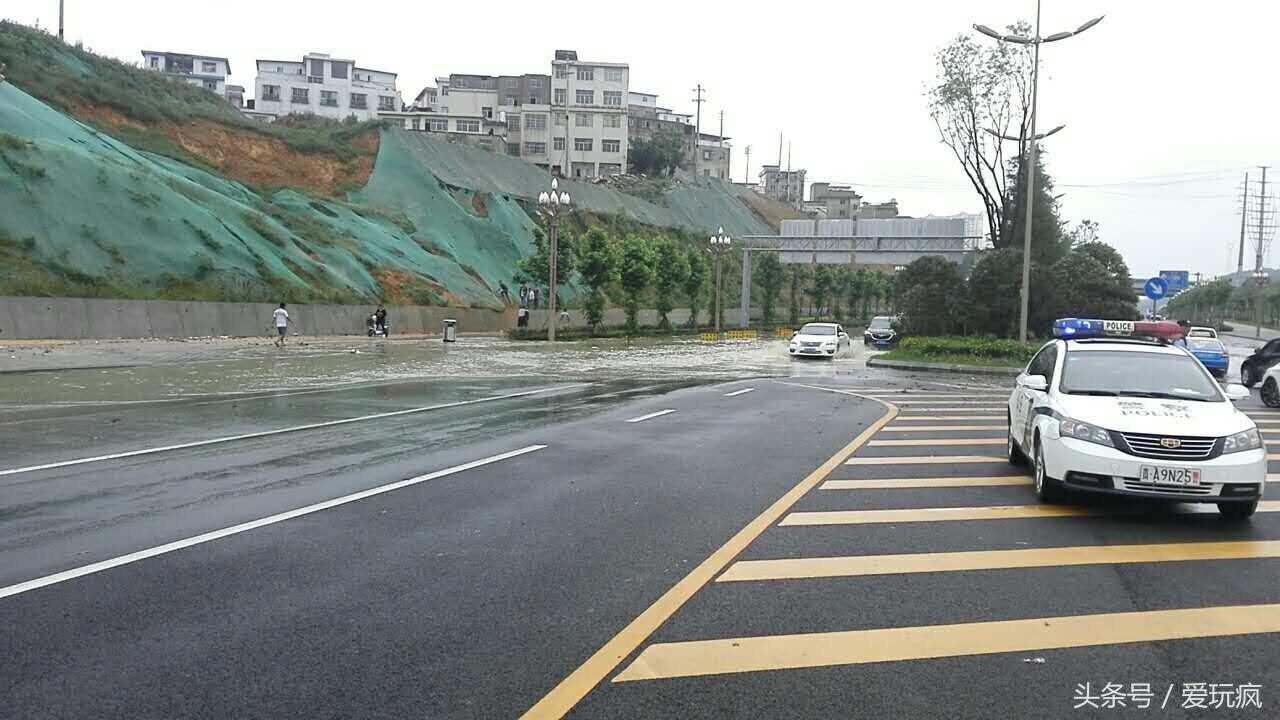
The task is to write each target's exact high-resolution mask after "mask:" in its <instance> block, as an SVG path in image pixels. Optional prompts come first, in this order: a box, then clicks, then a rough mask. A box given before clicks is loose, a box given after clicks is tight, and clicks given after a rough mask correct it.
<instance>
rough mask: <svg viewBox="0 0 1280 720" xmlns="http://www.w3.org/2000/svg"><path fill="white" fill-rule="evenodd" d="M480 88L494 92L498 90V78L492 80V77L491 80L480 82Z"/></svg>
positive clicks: (485, 79)
mask: <svg viewBox="0 0 1280 720" xmlns="http://www.w3.org/2000/svg"><path fill="white" fill-rule="evenodd" d="M480 87H482V88H484V89H486V90H494V89H496V88H497V87H498V79H497V78H491V77H490V78H484V79H483V80H481V81H480Z"/></svg>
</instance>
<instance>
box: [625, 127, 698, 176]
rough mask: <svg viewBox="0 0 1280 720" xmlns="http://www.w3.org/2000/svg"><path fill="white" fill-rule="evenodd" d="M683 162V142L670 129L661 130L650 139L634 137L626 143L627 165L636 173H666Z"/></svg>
mask: <svg viewBox="0 0 1280 720" xmlns="http://www.w3.org/2000/svg"><path fill="white" fill-rule="evenodd" d="M683 162H684V142H683V141H682V140H681V139H680V135H679V134H677V133H676V132H674V131H672V130H661V131H659V132H657V133H654V136H653V137H652V138H650V139H646V138H636V139H634V140H632V141H630V142H629V143H628V144H627V165H628V166H630V171H631V172H632V173H635V174H638V175H655V176H661V175H667V174H670V173H671V172H674V171H675V170H676V168H679V167H681V166H682V164H683Z"/></svg>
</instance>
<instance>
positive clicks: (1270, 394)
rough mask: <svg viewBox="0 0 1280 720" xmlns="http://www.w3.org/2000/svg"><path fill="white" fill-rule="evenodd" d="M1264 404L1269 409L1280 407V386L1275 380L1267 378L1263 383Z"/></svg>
mask: <svg viewBox="0 0 1280 720" xmlns="http://www.w3.org/2000/svg"><path fill="white" fill-rule="evenodd" d="M1262 403H1263V404H1264V405H1266V406H1267V407H1273V408H1274V407H1280V386H1277V385H1276V379H1275V378H1267V381H1266V382H1264V383H1262Z"/></svg>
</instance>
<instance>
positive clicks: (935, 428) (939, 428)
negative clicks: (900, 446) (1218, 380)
mask: <svg viewBox="0 0 1280 720" xmlns="http://www.w3.org/2000/svg"><path fill="white" fill-rule="evenodd" d="M1004 429H1005V426H1004V425H916V426H915V427H898V426H897V425H893V426H891V427H887V428H885V429H883V430H881V431H880V432H945V431H947V430H1004ZM1263 432H1267V431H1266V430H1263ZM1276 432H1278V433H1280V430H1276Z"/></svg>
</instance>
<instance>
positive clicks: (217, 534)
mask: <svg viewBox="0 0 1280 720" xmlns="http://www.w3.org/2000/svg"><path fill="white" fill-rule="evenodd" d="M545 447H546V445H530V446H528V447H523V448H520V449H519V450H512V451H511V452H505V453H501V454H499V455H491V456H489V457H487V458H483V459H481V460H473V461H471V462H469V463H463V464H462V465H454V466H453V467H449V468H445V469H443V470H436V471H435V472H431V473H427V474H426V475H418V476H417V477H412V478H409V479H408V480H399V481H396V482H393V483H390V484H387V485H380V486H378V487H375V488H371V489H369V490H361V491H360V492H357V493H352V494H350V495H343V496H342V497H338V498H334V499H332V500H325V501H324V502H318V503H315V504H314V505H307V506H306V507H300V508H298V509H296V510H289V511H287V512H282V513H278V514H276V515H270V516H268V517H264V518H260V519H258V520H250V521H249V522H246V523H240V524H239V525H232V526H231V527H228V528H223V529H221V530H214V531H212V532H207V533H204V534H201V535H196V536H194V537H189V538H186V539H185V540H176V541H174V542H171V543H165V544H164V545H157V546H156V547H153V548H147V549H146V550H139V551H137V552H132V553H129V554H128V555H121V556H119V557H114V558H111V559H110V560H103V561H102V562H96V563H92V564H89V565H83V566H81V567H78V568H73V569H71V570H64V571H62V572H60V573H54V574H52V575H46V576H44V577H42V578H36V579H35V580H28V581H26V582H20V583H18V584H17V585H10V586H9V587H4V588H0V598H6V597H9V596H11V595H18V594H20V593H24V592H27V591H29V590H35V589H37V588H42V587H45V586H48V585H53V584H56V583H60V582H66V581H67V580H73V579H75V578H78V577H83V576H85V575H92V574H93V573H98V572H102V571H103V570H110V569H111V568H114V567H119V566H121V565H128V564H129V563H134V562H137V561H139V560H145V559H147V558H152V557H155V556H157V555H164V554H165V553H171V552H173V551H175V550H181V549H183V548H189V547H191V546H192V545H200V544H202V543H207V542H211V541H213V540H219V539H221V538H224V537H228V536H230V535H237V534H239V533H242V532H247V531H249V530H254V529H257V528H260V527H265V526H267V525H274V524H276V523H280V522H284V521H285V520H292V519H293V518H296V517H302V516H303V515H310V514H312V513H317V512H320V511H321V510H328V509H329V508H333V507H337V506H339V505H346V504H347V503H352V502H355V501H357V500H364V499H365V498H370V497H373V496H375V495H382V494H383V493H389V492H392V491H393V490H400V489H401V488H406V487H409V486H410V485H417V484H419V483H424V482H426V481H428V480H435V479H436V478H441V477H444V476H446V475H453V474H456V473H460V472H463V471H465V470H471V469H474V468H478V467H481V466H483V465H490V464H492V463H496V462H500V461H502V460H509V459H511V458H513V457H518V456H520V455H526V454H528V453H531V452H536V451H538V450H541V449H543V448H545Z"/></svg>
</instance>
